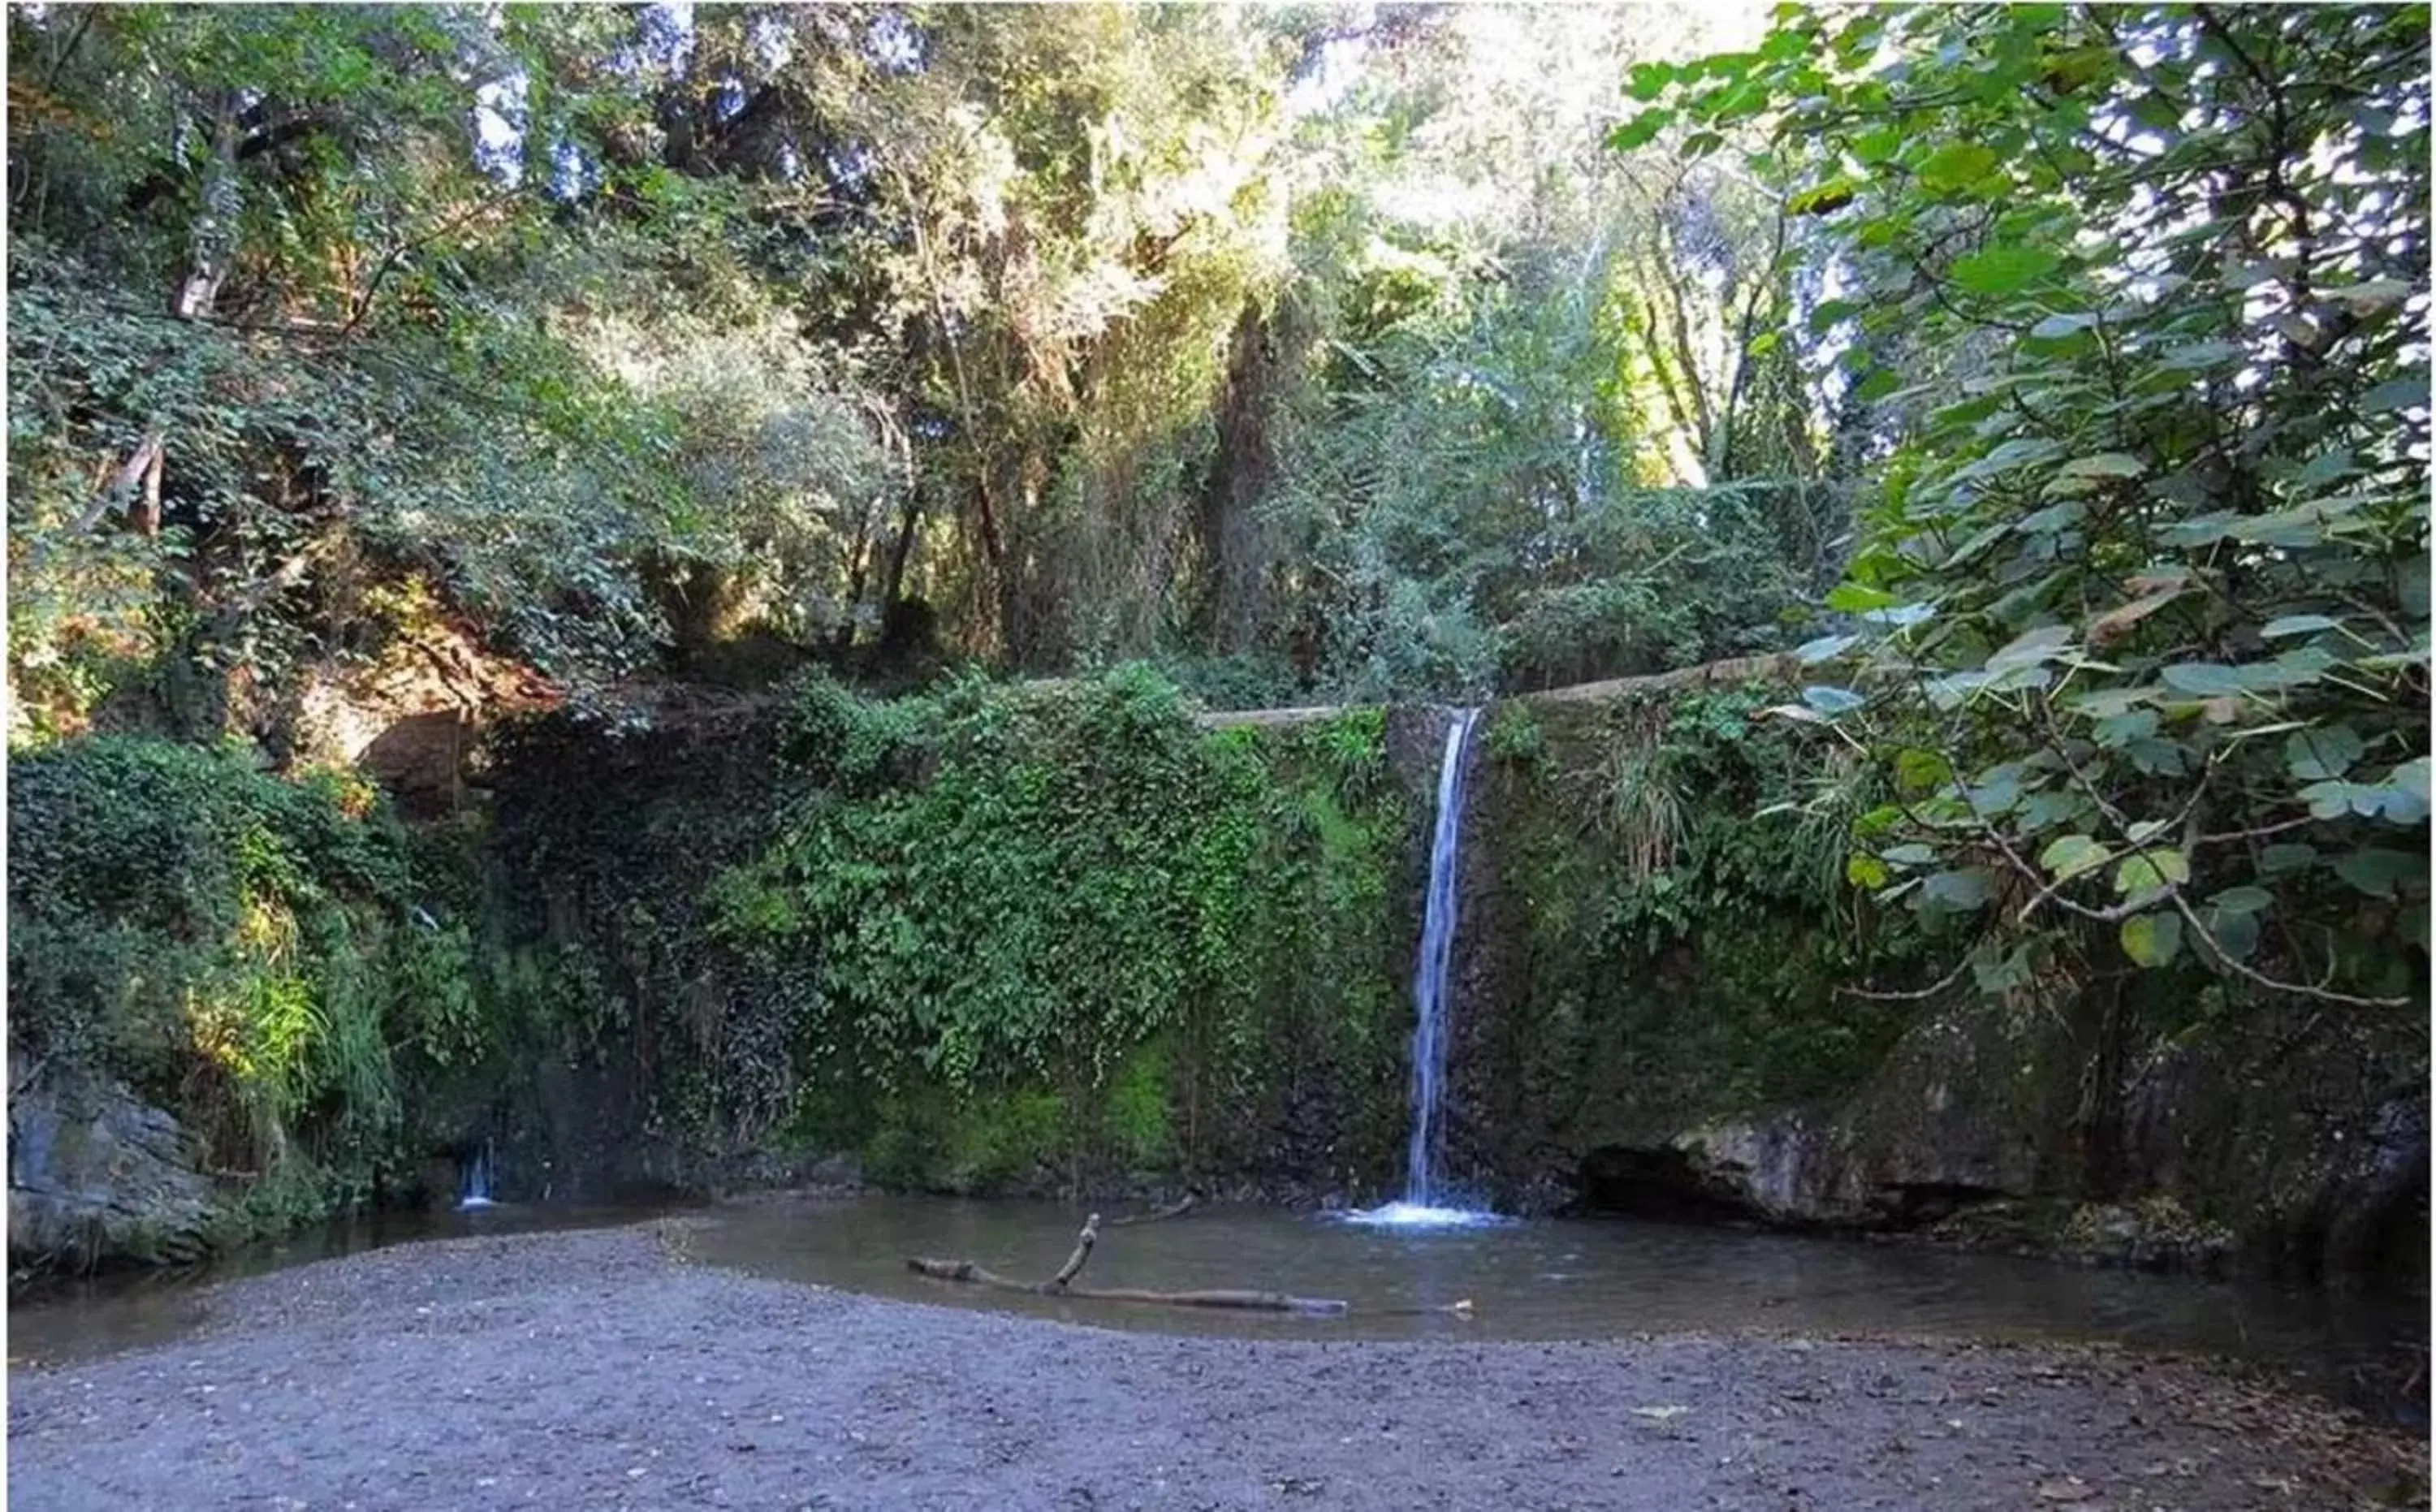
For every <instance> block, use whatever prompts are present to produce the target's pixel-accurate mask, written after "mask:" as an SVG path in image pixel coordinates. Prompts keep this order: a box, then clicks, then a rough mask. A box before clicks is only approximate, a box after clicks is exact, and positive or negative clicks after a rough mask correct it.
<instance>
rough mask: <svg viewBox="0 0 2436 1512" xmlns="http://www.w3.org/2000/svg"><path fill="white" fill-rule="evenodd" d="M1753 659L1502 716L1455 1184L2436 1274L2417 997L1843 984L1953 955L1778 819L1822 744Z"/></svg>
mask: <svg viewBox="0 0 2436 1512" xmlns="http://www.w3.org/2000/svg"><path fill="white" fill-rule="evenodd" d="M1735 670H1736V672H1737V675H1736V676H1735V677H1733V678H1730V679H1727V680H1725V681H1724V682H1722V683H1717V682H1712V683H1709V684H1707V685H1705V686H1703V685H1701V684H1698V683H1693V684H1691V685H1690V686H1686V685H1685V684H1684V683H1683V682H1682V681H1680V680H1678V681H1676V682H1674V683H1671V684H1653V683H1644V684H1639V685H1612V686H1610V687H1609V689H1607V690H1606V691H1604V692H1603V693H1601V694H1600V695H1599V696H1593V697H1581V696H1571V697H1567V698H1563V699H1538V700H1525V701H1520V702H1518V703H1515V704H1506V705H1501V706H1500V707H1498V708H1497V709H1494V710H1492V711H1491V713H1490V715H1489V717H1488V720H1487V721H1484V728H1485V731H1486V732H1487V733H1486V739H1485V740H1484V746H1485V749H1484V751H1483V753H1482V759H1483V762H1484V767H1483V770H1482V771H1481V772H1480V773H1477V774H1476V775H1475V778H1474V793H1475V797H1476V811H1475V812H1474V813H1473V814H1472V815H1471V817H1470V838H1469V846H1470V848H1469V851H1468V854H1467V859H1466V863H1465V875H1464V879H1463V885H1464V926H1463V938H1462V940H1461V942H1460V944H1459V946H1458V963H1459V965H1458V976H1459V979H1460V982H1461V992H1460V997H1459V999H1458V1008H1457V1030H1456V1034H1457V1040H1456V1049H1455V1056H1454V1085H1455V1096H1454V1104H1455V1106H1454V1108H1453V1115H1452V1118H1451V1125H1452V1131H1453V1137H1452V1138H1451V1147H1450V1148H1451V1155H1452V1161H1451V1164H1452V1165H1453V1169H1454V1171H1455V1173H1456V1174H1457V1175H1458V1176H1459V1177H1468V1178H1469V1179H1470V1180H1471V1181H1472V1183H1473V1184H1474V1185H1475V1186H1476V1187H1477V1188H1478V1189H1479V1190H1481V1191H1482V1193H1483V1194H1484V1195H1486V1196H1488V1197H1489V1198H1491V1199H1492V1200H1494V1201H1496V1202H1497V1203H1499V1204H1500V1205H1501V1206H1504V1207H1506V1208H1512V1209H1516V1210H1522V1211H1554V1210H1575V1211H1606V1212H1636V1213H1656V1214H1664V1215H1673V1216H1687V1217H1698V1218H1718V1219H1728V1220H1739V1221H1756V1222H1760V1223H1766V1224H1774V1225H1785V1226H1793V1227H1820V1228H1836V1229H1858V1230H1873V1231H1888V1230H1892V1231H1914V1232H1923V1233H1927V1234H1930V1235H1933V1236H1935V1237H1939V1238H1944V1239H1951V1240H1954V1241H1956V1242H1959V1243H1978V1244H1992V1245H2002V1246H2008V1247H2017V1248H2022V1249H2027V1250H2034V1251H2039V1252H2045V1253H2061V1254H2067V1255H2076V1256H2083V1257H2088V1258H2092V1259H2101V1260H2116V1261H2123V1262H2129V1263H2136V1264H2146V1265H2157V1266H2182V1265H2193V1266H2201V1267H2211V1268H2212V1267H2216V1266H2219V1265H2225V1266H2245V1267H2247V1266H2262V1267H2274V1268H2278V1269H2285V1270H2291V1271H2298V1272H2302V1273H2320V1272H2347V1271H2355V1270H2361V1269H2370V1270H2377V1271H2381V1272H2385V1273H2387V1274H2389V1275H2391V1276H2392V1277H2400V1278H2404V1279H2406V1280H2410V1281H2413V1282H2415V1283H2416V1284H2424V1282H2425V1276H2426V1269H2425V1256H2426V1252H2427V1251H2426V1244H2427V1216H2426V1215H2427V1034H2426V1026H2425V1019H2424V1013H2423V1014H2422V1015H2420V1016H2417V1017H2411V1016H2396V1015H2391V1014H2388V1015H2382V1016H2379V1015H2373V1014H2353V1015H2342V1014H2330V1013H2322V1012H2319V1011H2317V1009H2316V1008H2314V1007H2313V1006H2311V1005H2308V1004H2299V1005H2295V1004H2292V1003H2289V1002H2275V1001H2260V1000H2257V999H2252V998H2247V997H2243V996H2238V995H2235V994H2232V993H2228V992H2227V991H2226V990H2225V986H2224V984H2223V983H2222V982H2218V981H2215V980H2213V979H2210V978H2207V977H2204V976H2199V975H2197V974H2191V975H2163V974H2146V973H2143V974H2135V975H2133V976H2130V977H2115V978H2109V979H2106V980H2104V981H2101V982H2099V983H2097V985H2095V986H2092V987H2071V986H2066V985H2065V984H2061V983H2045V982H2037V983H2031V984H2029V985H2027V987H2025V988H2023V989H2021V990H2019V991H2016V992H2014V993H2012V994H2010V995H2008V996H2006V997H2003V998H1985V997H1981V996H1979V995H1977V994H1975V993H1970V992H1965V993H1961V994H1946V995H1942V996H1940V997H1937V998H1933V999H1925V1000H1917V1001H1888V1000H1883V999H1867V998H1860V997H1855V996H1852V995H1850V994H1848V993H1846V992H1844V991H1843V990H1841V989H1844V988H1847V987H1851V986H1853V985H1857V984H1860V983H1862V982H1868V983H1870V985H1872V986H1874V987H1878V988H1884V989H1892V990H1901V989H1904V988H1908V987H1912V986H1916V985H1919V984H1922V983H1924V982H1931V981H1934V980H1935V979H1936V978H1938V977H1940V976H1941V975H1943V972H1944V969H1945V966H1946V965H1948V964H1950V960H1951V957H1950V955H1947V954H1946V953H1944V952H1945V950H1946V949H1948V948H1949V946H1948V945H1947V944H1945V943H1941V942H1940V941H1939V940H1938V939H1936V938H1935V937H1934V936H1933V935H1923V934H1922V933H1921V932H1920V931H1918V930H1914V929H1913V928H1912V927H1911V925H1910V924H1909V921H1907V920H1905V919H1902V918H1895V917H1880V916H1872V915H1871V914H1870V912H1869V911H1868V910H1867V908H1866V906H1865V905H1863V904H1861V903H1860V902H1859V901H1858V900H1857V899H1855V898H1853V896H1852V895H1851V893H1850V890H1849V889H1843V888H1841V887H1840V878H1837V877H1834V876H1826V875H1817V874H1818V872H1819V870H1820V868H1821V867H1822V866H1824V865H1828V864H1839V863H1840V848H1838V849H1836V851H1835V852H1833V853H1832V855H1831V854H1822V853H1821V852H1820V851H1818V849H1817V848H1816V847H1817V843H1818V840H1819V839H1820V837H1816V836H1811V835H1805V834H1804V833H1802V832H1801V828H1800V826H1799V825H1798V823H1795V822H1791V821H1789V820H1788V819H1787V818H1786V817H1785V816H1778V817H1777V818H1775V819H1770V820H1763V819H1761V818H1759V817H1757V816H1758V815H1759V814H1760V813H1761V810H1762V809H1763V808H1766V806H1767V805H1768V804H1769V803H1771V802H1773V801H1775V800H1777V799H1779V798H1782V797H1784V796H1787V795H1788V791H1787V790H1786V787H1785V784H1787V783H1788V782H1792V781H1798V779H1799V778H1800V776H1801V765H1802V764H1803V763H1804V762H1809V761H1815V760H1817V759H1818V756H1817V754H1816V753H1804V752H1800V751H1795V750H1791V749H1790V748H1787V747H1785V746H1784V745H1783V743H1782V741H1781V740H1779V739H1777V738H1775V737H1773V736H1771V735H1770V734H1769V733H1768V732H1766V730H1765V729H1764V728H1762V727H1760V726H1759V725H1757V724H1756V723H1755V722H1754V721H1751V720H1750V719H1749V713H1750V711H1751V710H1752V709H1753V708H1754V707H1756V706H1757V705H1758V704H1760V703H1762V702H1765V701H1767V699H1768V697H1769V696H1768V695H1767V694H1766V692H1765V689H1764V687H1754V688H1749V689H1746V688H1745V687H1743V686H1741V685H1742V683H1743V681H1744V678H1745V676H1747V674H1748V672H1749V669H1735ZM1777 696H1781V695H1777ZM1805 878H1810V880H1808V881H1805Z"/></svg>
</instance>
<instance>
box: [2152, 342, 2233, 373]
mask: <svg viewBox="0 0 2436 1512" xmlns="http://www.w3.org/2000/svg"><path fill="white" fill-rule="evenodd" d="M2245 356H2249V354H2248V353H2246V352H2244V351H2242V349H2241V348H2240V347H2238V346H2236V345H2235V344H2234V343H2233V342H2231V341H2193V342H2191V343H2190V344H2188V345H2186V346H2178V347H2175V348H2173V349H2171V350H2170V351H2168V352H2166V355H2165V356H2162V357H2160V358H2158V366H2160V367H2165V368H2172V369H2176V370H2179V371H2184V372H2192V371H2197V370H2198V369H2201V368H2220V367H2224V366H2226V365H2227V364H2229V363H2234V362H2238V361H2240V360H2241V359H2242V358H2243V357H2245Z"/></svg>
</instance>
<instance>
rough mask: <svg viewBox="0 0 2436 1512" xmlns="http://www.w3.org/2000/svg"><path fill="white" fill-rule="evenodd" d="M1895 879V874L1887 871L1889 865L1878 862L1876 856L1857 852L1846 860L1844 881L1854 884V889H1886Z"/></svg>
mask: <svg viewBox="0 0 2436 1512" xmlns="http://www.w3.org/2000/svg"><path fill="white" fill-rule="evenodd" d="M1893 878H1894V873H1892V872H1890V871H1888V869H1887V863H1886V862H1884V861H1882V860H1878V859H1877V858H1876V857H1875V856H1870V855H1865V854H1862V853H1860V852H1857V851H1856V852H1854V853H1853V855H1851V856H1849V857H1846V858H1845V860H1844V880H1846V881H1848V882H1850V883H1852V884H1853V886H1854V887H1864V888H1879V887H1884V886H1886V885H1887V883H1888V882H1889V881H1891V880H1892V879H1893Z"/></svg>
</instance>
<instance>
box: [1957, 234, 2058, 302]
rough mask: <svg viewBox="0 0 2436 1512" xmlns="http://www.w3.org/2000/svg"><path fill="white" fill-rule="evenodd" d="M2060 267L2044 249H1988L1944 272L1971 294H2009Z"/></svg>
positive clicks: (1964, 258)
mask: <svg viewBox="0 0 2436 1512" xmlns="http://www.w3.org/2000/svg"><path fill="white" fill-rule="evenodd" d="M2062 265H2063V259H2062V258H2061V257H2059V256H2057V255H2056V254H2055V253H2054V252H2049V251H2048V250H2047V249H2046V248H2044V247H2022V246H2012V247H2002V246H2000V247H1989V248H1984V249H1982V250H1981V251H1978V252H1972V253H1971V254H1969V255H1968V256H1964V257H1957V258H1956V259H1955V260H1954V262H1953V265H1952V266H1951V267H1949V268H1948V269H1946V271H1947V273H1948V274H1949V275H1950V276H1951V277H1952V278H1953V280H1954V281H1955V282H1956V283H1957V284H1959V285H1961V286H1962V287H1964V288H1967V289H1969V290H1970V291H1971V292H1972V293H1974V294H1990V295H1994V294H2011V293H2014V292H2017V291H2018V290H2021V289H2024V288H2027V287H2029V286H2030V285H2032V284H2035V283H2037V282H2038V281H2039V280H2040V279H2042V278H2044V277H2045V276H2047V275H2048V274H2049V273H2052V272H2054V271H2055V270H2056V269H2058V268H2060V267H2062Z"/></svg>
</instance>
